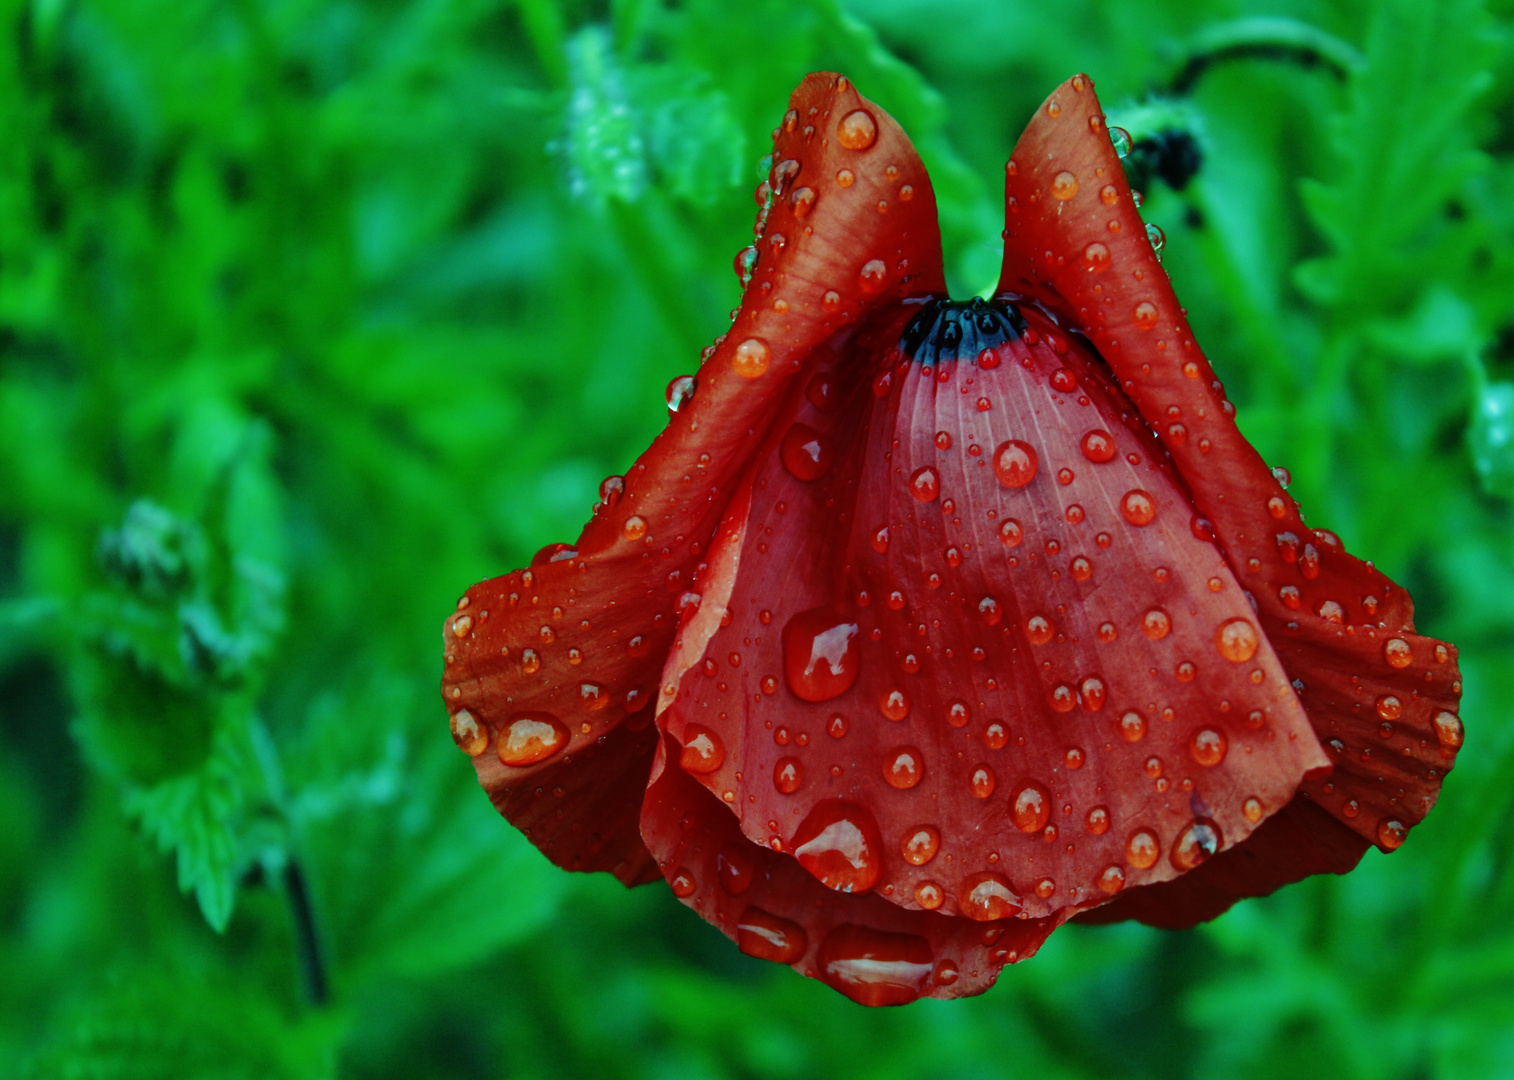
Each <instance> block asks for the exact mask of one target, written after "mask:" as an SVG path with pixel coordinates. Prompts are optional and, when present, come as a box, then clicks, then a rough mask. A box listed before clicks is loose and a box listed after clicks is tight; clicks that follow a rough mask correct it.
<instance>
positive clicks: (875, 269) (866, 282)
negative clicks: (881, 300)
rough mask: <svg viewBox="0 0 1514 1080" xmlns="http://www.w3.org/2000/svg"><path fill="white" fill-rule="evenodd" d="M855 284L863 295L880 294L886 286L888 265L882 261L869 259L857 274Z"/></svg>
mask: <svg viewBox="0 0 1514 1080" xmlns="http://www.w3.org/2000/svg"><path fill="white" fill-rule="evenodd" d="M857 284H858V285H859V286H861V288H862V291H863V292H865V293H880V292H882V291H883V287H884V286H885V285H887V284H888V264H887V263H885V262H884V261H883V260H882V259H869V260H868V261H867V262H865V263H863V264H862V269H861V270H860V271H859V272H858V274H857Z"/></svg>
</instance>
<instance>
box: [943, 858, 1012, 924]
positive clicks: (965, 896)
mask: <svg viewBox="0 0 1514 1080" xmlns="http://www.w3.org/2000/svg"><path fill="white" fill-rule="evenodd" d="M957 903H958V904H959V905H961V908H962V914H963V915H966V916H967V917H968V918H969V919H975V920H977V921H978V922H991V921H992V920H994V919H1008V918H1012V917H1013V916H1015V915H1018V914H1019V913H1020V908H1021V906H1022V905H1021V903H1020V897H1019V896H1018V895H1017V894H1016V893H1015V890H1014V887H1013V886H1011V885H1010V883H1009V879H1008V878H1006V877H1005V876H1004V875H1003V874H996V873H994V872H993V871H992V870H982V871H979V872H978V873H976V874H969V875H968V876H967V877H965V878H963V879H962V884H961V885H960V886H959V887H958V889H957Z"/></svg>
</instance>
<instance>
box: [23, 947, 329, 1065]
mask: <svg viewBox="0 0 1514 1080" xmlns="http://www.w3.org/2000/svg"><path fill="white" fill-rule="evenodd" d="M344 1028H345V1020H344V1018H343V1017H341V1016H340V1015H332V1014H324V1015H323V1014H315V1015H311V1016H307V1017H304V1018H298V1019H296V1018H292V1017H290V1016H288V1015H287V1014H286V1013H285V1011H284V1010H282V1009H280V1008H279V1007H278V1006H277V1005H276V1004H275V1003H274V1002H273V1001H272V1000H270V999H269V997H268V996H267V995H266V994H264V993H262V992H261V988H259V987H257V986H255V985H253V986H249V985H245V984H241V985H239V984H238V983H236V982H232V981H229V980H227V979H225V978H224V977H214V978H211V979H206V978H205V977H203V976H199V975H196V976H188V975H180V974H170V973H165V972H163V971H162V970H160V969H158V970H155V969H138V970H133V971H130V972H129V973H124V974H121V975H118V976H116V977H115V978H113V979H111V980H109V982H108V983H107V985H106V986H105V987H103V988H102V989H101V990H99V991H98V992H96V993H95V994H93V995H89V996H87V997H85V998H83V999H82V1000H80V1001H78V1002H77V1003H76V1004H75V1005H74V1006H73V1007H72V1008H71V1009H69V1010H68V1011H67V1012H66V1013H65V1015H64V1016H63V1017H62V1018H61V1020H60V1022H59V1023H58V1025H57V1026H56V1028H55V1029H54V1031H53V1032H52V1033H51V1038H50V1039H49V1041H48V1045H47V1046H46V1048H45V1049H44V1050H43V1051H42V1052H40V1053H39V1054H37V1055H36V1056H35V1057H34V1058H33V1060H32V1061H30V1062H29V1063H28V1067H27V1069H26V1071H25V1073H24V1075H25V1076H26V1077H27V1078H28V1080H165V1078H168V1077H172V1078H173V1080H321V1078H324V1077H331V1076H334V1075H335V1066H336V1053H335V1050H336V1044H337V1040H338V1038H339V1037H340V1036H341V1034H342V1032H343V1030H344Z"/></svg>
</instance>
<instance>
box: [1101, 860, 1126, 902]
mask: <svg viewBox="0 0 1514 1080" xmlns="http://www.w3.org/2000/svg"><path fill="white" fill-rule="evenodd" d="M1098 884H1099V888H1100V889H1101V890H1102V891H1104V892H1106V893H1108V894H1109V895H1110V896H1113V895H1114V894H1115V893H1117V892H1119V891H1120V890H1121V889H1123V888H1124V887H1125V871H1124V870H1122V869H1121V868H1120V867H1118V866H1106V867H1104V872H1103V873H1101V874H1100V875H1099V881H1098Z"/></svg>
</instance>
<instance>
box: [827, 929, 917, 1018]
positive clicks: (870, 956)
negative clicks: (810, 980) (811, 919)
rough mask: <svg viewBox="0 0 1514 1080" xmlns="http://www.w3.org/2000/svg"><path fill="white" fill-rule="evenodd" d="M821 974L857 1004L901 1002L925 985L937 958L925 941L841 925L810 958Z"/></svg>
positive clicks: (879, 1004)
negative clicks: (812, 958) (813, 960)
mask: <svg viewBox="0 0 1514 1080" xmlns="http://www.w3.org/2000/svg"><path fill="white" fill-rule="evenodd" d="M815 962H816V964H817V966H818V967H819V970H820V978H821V979H822V980H823V981H824V982H825V984H826V985H827V986H829V987H830V988H831V989H833V990H839V991H840V992H841V993H843V994H845V995H846V996H847V997H849V998H851V999H852V1000H853V1001H855V1002H857V1003H858V1004H860V1005H867V1006H872V1007H877V1006H885V1005H905V1004H908V1003H909V1002H911V1001H914V1000H915V999H916V998H918V997H919V996H920V994H921V993H922V992H923V991H924V989H925V983H926V980H927V979H929V978H930V976H931V970H932V967H933V965H934V964H935V962H936V958H935V955H934V954H933V953H932V952H931V947H930V942H928V941H926V940H925V938H922V937H916V936H915V935H914V934H889V933H884V932H883V931H881V930H872V929H869V928H867V927H862V926H857V925H855V924H852V923H842V924H841V925H840V926H838V927H836V928H835V929H833V930H832V931H831V932H830V933H828V934H826V935H825V940H823V941H822V942H821V943H820V950H819V952H818V953H817V954H816V956H815Z"/></svg>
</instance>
